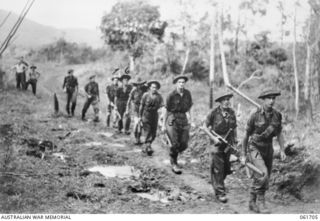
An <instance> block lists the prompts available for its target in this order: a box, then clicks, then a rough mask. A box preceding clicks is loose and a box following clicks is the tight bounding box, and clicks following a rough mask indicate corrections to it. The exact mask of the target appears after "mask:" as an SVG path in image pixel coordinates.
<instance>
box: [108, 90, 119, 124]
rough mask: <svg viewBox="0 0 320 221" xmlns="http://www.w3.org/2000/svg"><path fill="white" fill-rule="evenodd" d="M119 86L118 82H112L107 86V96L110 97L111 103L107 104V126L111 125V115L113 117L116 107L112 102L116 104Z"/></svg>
mask: <svg viewBox="0 0 320 221" xmlns="http://www.w3.org/2000/svg"><path fill="white" fill-rule="evenodd" d="M118 88H119V85H118V84H112V85H108V86H107V88H106V92H107V96H108V99H109V104H108V106H107V126H108V127H109V126H110V117H111V112H112V110H113V109H114V106H113V105H111V103H113V104H114V100H115V97H116V91H117V89H118Z"/></svg>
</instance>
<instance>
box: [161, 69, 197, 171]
mask: <svg viewBox="0 0 320 221" xmlns="http://www.w3.org/2000/svg"><path fill="white" fill-rule="evenodd" d="M187 81H188V78H187V77H186V76H183V75H180V76H177V77H176V78H175V79H174V80H173V83H174V84H176V89H174V90H173V91H172V92H171V93H170V94H169V95H168V96H167V98H166V102H165V109H164V113H163V116H164V121H163V124H162V130H163V131H165V132H166V133H167V135H168V137H169V140H170V141H171V142H170V143H171V146H170V153H169V155H170V163H171V166H172V171H173V172H174V173H176V174H181V173H182V171H181V169H180V168H179V166H178V163H177V162H178V155H179V153H182V152H183V151H184V150H185V149H187V147H188V140H189V130H190V123H191V114H190V109H191V107H192V98H191V93H190V91H188V90H187V89H185V88H184V87H185V83H186V82H187Z"/></svg>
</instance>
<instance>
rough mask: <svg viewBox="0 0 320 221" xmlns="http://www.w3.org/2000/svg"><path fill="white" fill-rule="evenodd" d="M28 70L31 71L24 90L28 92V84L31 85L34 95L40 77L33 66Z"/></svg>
mask: <svg viewBox="0 0 320 221" xmlns="http://www.w3.org/2000/svg"><path fill="white" fill-rule="evenodd" d="M30 69H31V72H30V73H29V80H28V81H27V84H26V90H28V87H29V84H31V87H32V92H33V94H34V95H36V93H37V81H38V79H39V77H40V73H39V72H37V71H36V69H37V67H36V66H34V65H32V66H31V67H30Z"/></svg>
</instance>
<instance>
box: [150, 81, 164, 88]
mask: <svg viewBox="0 0 320 221" xmlns="http://www.w3.org/2000/svg"><path fill="white" fill-rule="evenodd" d="M151 84H156V85H157V88H158V89H160V87H161V84H160V83H159V81H156V80H152V81H149V82H148V86H149V87H150V86H151Z"/></svg>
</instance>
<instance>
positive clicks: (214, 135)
mask: <svg viewBox="0 0 320 221" xmlns="http://www.w3.org/2000/svg"><path fill="white" fill-rule="evenodd" d="M201 129H202V130H203V131H204V132H205V133H206V134H207V135H208V136H209V138H210V139H211V140H213V141H215V140H216V139H218V140H220V141H221V142H222V143H223V144H225V145H226V146H227V147H226V148H225V149H224V152H225V153H226V152H227V151H229V150H230V149H231V150H233V151H235V152H238V150H236V149H235V148H234V147H233V146H232V145H231V144H229V142H228V141H227V140H226V139H224V138H223V137H221V136H220V135H219V134H217V133H216V132H215V131H213V130H210V131H209V130H207V129H205V128H203V127H201ZM243 166H246V167H247V168H248V169H250V170H252V171H253V172H255V173H257V174H259V175H260V176H264V173H263V172H262V171H261V170H259V169H258V168H257V167H255V166H254V165H253V164H252V163H250V162H246V163H245V164H244V165H243Z"/></svg>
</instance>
